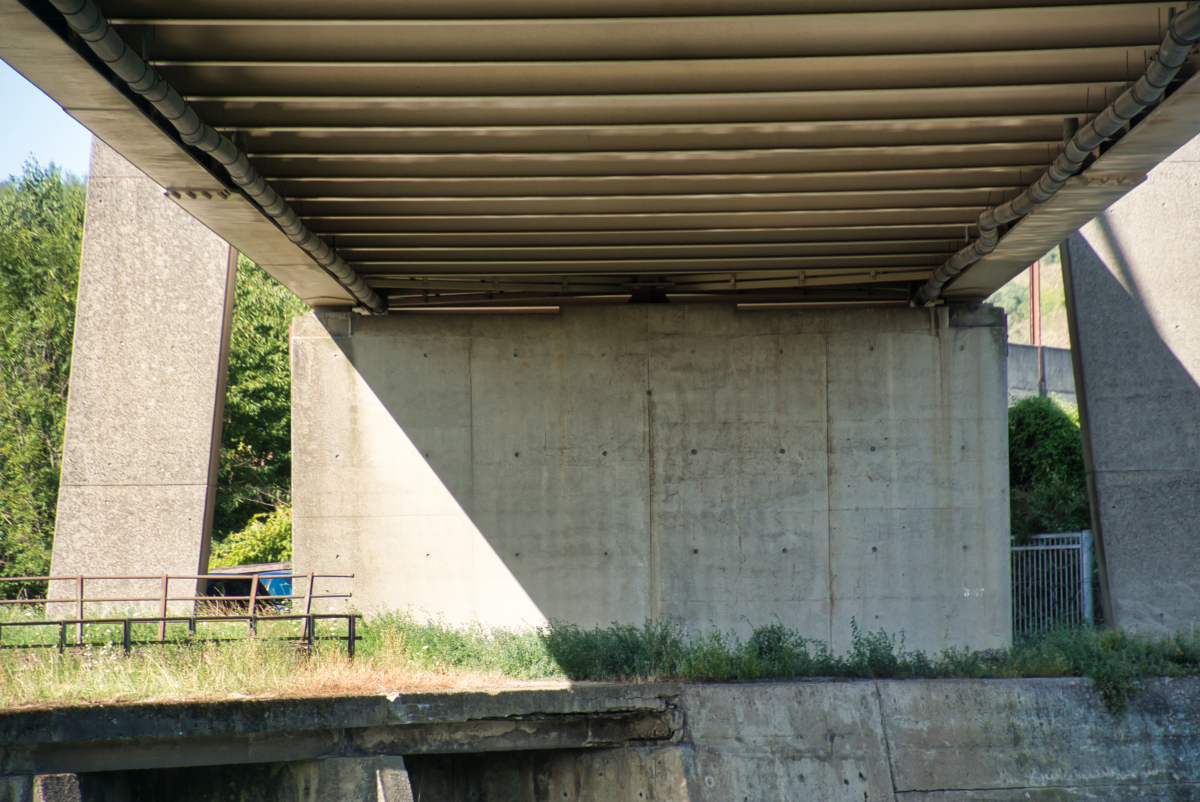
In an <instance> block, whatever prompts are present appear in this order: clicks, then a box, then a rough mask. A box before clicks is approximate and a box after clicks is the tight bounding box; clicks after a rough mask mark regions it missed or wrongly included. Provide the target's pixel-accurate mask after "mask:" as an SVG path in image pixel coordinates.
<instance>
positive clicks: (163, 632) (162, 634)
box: [158, 574, 171, 643]
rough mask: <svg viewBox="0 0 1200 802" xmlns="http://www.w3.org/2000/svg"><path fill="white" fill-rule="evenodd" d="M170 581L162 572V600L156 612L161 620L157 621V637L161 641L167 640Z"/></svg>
mask: <svg viewBox="0 0 1200 802" xmlns="http://www.w3.org/2000/svg"><path fill="white" fill-rule="evenodd" d="M170 583H171V577H169V576H167V575H166V574H163V578H162V601H161V603H160V604H159V606H158V614H159V615H160V616H162V620H161V621H159V622H158V639H159V641H161V642H162V643H166V642H167V586H168V585H170Z"/></svg>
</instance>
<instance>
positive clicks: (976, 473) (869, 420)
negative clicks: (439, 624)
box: [292, 305, 1011, 650]
mask: <svg viewBox="0 0 1200 802" xmlns="http://www.w3.org/2000/svg"><path fill="white" fill-rule="evenodd" d="M1004 348H1005V329H1004V326H1003V317H1002V315H1000V314H998V313H996V312H992V311H989V310H987V309H983V310H976V311H975V312H967V311H966V310H947V309H945V308H943V309H941V310H938V311H936V312H930V311H928V310H924V309H898V310H845V311H809V312H782V313H780V312H770V313H767V312H762V313H753V314H749V313H737V312H735V311H734V309H733V308H732V307H731V306H727V305H692V306H667V305H640V306H622V307H590V308H584V307H576V308H567V309H565V310H564V311H563V313H562V314H560V315H553V316H551V315H513V316H501V315H470V316H467V315H459V316H454V315H437V316H416V315H413V316H394V317H387V318H365V319H364V318H359V317H357V316H353V317H352V316H349V315H338V314H328V313H323V314H321V315H318V316H308V317H305V318H302V319H299V320H297V322H296V324H295V326H294V334H293V342H292V353H293V442H294V449H295V450H294V455H293V465H294V469H293V470H294V474H293V493H294V498H295V507H294V526H295V536H294V538H295V540H294V542H295V562H296V565H297V569H298V570H299V571H301V572H308V571H315V572H329V573H335V572H336V573H341V572H347V573H354V574H355V580H354V583H353V589H354V594H355V598H354V604H355V606H356V607H357V608H358V609H360V610H364V611H367V612H370V611H372V610H375V609H378V608H381V607H386V608H411V609H413V610H415V611H418V612H422V611H423V612H426V613H428V614H431V615H444V616H445V617H446V618H447V619H449V620H450V621H454V622H470V621H481V622H484V623H487V624H495V625H505V626H515V625H522V624H531V623H540V622H542V621H545V620H546V619H560V620H565V621H571V622H575V623H579V624H581V625H608V624H610V623H612V622H614V621H621V622H633V623H640V622H641V621H642V620H644V619H645V618H647V617H658V616H668V617H672V618H676V619H679V620H681V621H683V622H684V623H685V624H686V625H688V626H690V627H696V628H707V627H708V626H710V625H716V626H717V627H720V628H722V629H727V628H735V629H738V630H742V631H745V629H746V628H747V627H748V626H749V625H750V624H754V625H761V624H767V623H774V622H782V623H784V624H786V625H788V626H791V627H794V628H797V629H799V630H800V631H802V632H803V633H804V634H806V635H809V636H814V637H820V638H822V639H827V640H829V641H830V642H832V643H833V645H834V646H835V648H838V649H839V650H840V649H843V648H845V647H846V646H848V641H849V633H850V627H849V624H850V620H851V618H852V617H853V618H855V619H856V620H857V621H858V623H859V625H860V627H862V628H864V629H871V630H874V629H877V628H879V627H883V628H885V629H887V630H888V631H889V632H896V633H898V632H900V631H901V630H903V631H904V633H905V635H906V643H907V645H908V646H909V647H910V648H922V649H931V650H936V649H940V648H942V647H943V646H946V645H958V646H962V645H969V646H971V647H973V648H986V647H991V646H999V645H1003V644H1006V643H1007V642H1008V641H1009V639H1010V633H1011V630H1010V627H1011V624H1010V620H1009V619H1010V613H1009V562H1008V498H1007V459H1006V453H1007V449H1006V407H1007V385H1006V382H1005V350H1004ZM344 587H345V585H339V584H338V583H336V582H332V583H330V584H329V585H328V588H327V589H328V590H331V591H336V590H339V589H342V588H344Z"/></svg>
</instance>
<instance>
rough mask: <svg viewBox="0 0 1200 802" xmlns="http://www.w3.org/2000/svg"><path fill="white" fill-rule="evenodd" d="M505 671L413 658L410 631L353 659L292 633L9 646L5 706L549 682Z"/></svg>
mask: <svg viewBox="0 0 1200 802" xmlns="http://www.w3.org/2000/svg"><path fill="white" fill-rule="evenodd" d="M544 684H546V683H544V682H532V681H528V680H519V679H514V678H512V677H508V676H504V675H503V674H501V673H500V672H499V671H489V672H484V671H472V670H456V669H454V668H451V667H445V666H441V667H429V666H427V665H425V664H422V663H418V662H416V661H414V660H413V659H412V658H411V657H410V652H409V651H408V650H407V649H406V648H405V644H404V641H403V638H402V636H401V635H399V634H397V633H384V634H383V637H382V640H381V643H379V644H377V646H376V648H375V649H373V650H372V651H371V652H370V653H369V654H365V655H361V656H359V657H358V659H356V660H353V661H352V660H349V659H348V658H347V657H346V655H345V651H344V647H342V646H341V645H340V644H338V643H337V642H327V643H322V644H319V645H318V646H316V647H315V648H314V649H313V651H312V653H308V652H306V651H304V650H302V649H297V648H296V646H295V645H294V644H292V643H289V642H281V641H272V640H268V639H263V638H259V639H247V640H243V641H237V642H234V643H225V644H215V643H196V644H189V645H167V646H153V647H145V648H139V649H135V650H134V651H133V653H132V654H130V655H128V656H126V655H124V654H122V653H121V651H120V648H119V647H118V648H113V647H111V646H107V645H106V646H101V647H98V648H88V649H74V650H68V652H67V653H66V654H64V655H59V654H58V653H57V652H55V651H53V650H39V651H20V650H13V651H6V652H3V653H0V706H3V707H7V708H28V707H47V706H59V705H74V704H88V703H92V704H95V703H117V702H131V701H139V702H168V701H182V700H195V701H215V700H220V699H244V698H279V697H305V696H342V695H355V694H369V693H387V692H393V691H398V692H415V691H435V690H464V689H481V688H497V687H523V686H530V685H544Z"/></svg>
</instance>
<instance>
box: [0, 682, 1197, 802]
mask: <svg viewBox="0 0 1200 802" xmlns="http://www.w3.org/2000/svg"><path fill="white" fill-rule="evenodd" d="M639 715H640V716H644V717H647V718H643V719H639V718H638V716H639ZM622 716H624V717H625V718H624V722H625V723H621V720H622V719H621V717H622ZM650 718H657V719H658V721H659V722H660V724H661V725H663V726H660V727H656V728H655V732H654V734H653V735H650V737H647V736H648V734H649V733H648V732H647V731H646V729H645V728H644V727H643V726H642V724H641V723H637V722H638V721H641V722H643V723H644V722H645V721H646V720H649V719H650ZM331 727H332V729H331ZM601 732H603V735H602V736H600V737H597V734H599V733H601ZM81 737H82V738H84V740H78V739H80V738H81ZM0 741H2V742H4V743H5V744H6V749H5V750H4V752H2V753H0V800H4V802H9V800H12V802H32V800H34V799H37V798H39V797H37V796H36V794H35V792H36V791H39V790H43V791H44V790H51V791H53V790H56V789H57V791H59V792H61V793H62V794H63V795H62V796H58V797H51V796H47V795H46V794H45V793H43V794H42V796H41V797H40V798H41V799H43V800H45V802H51V801H52V802H60V801H61V802H141V801H142V800H159V799H169V800H172V802H211V801H212V800H216V799H221V800H226V799H236V800H243V802H324V801H325V800H334V799H336V800H353V801H354V802H384V801H385V800H386V801H387V802H392V801H394V800H403V802H409V800H418V801H419V802H557V801H558V800H567V802H585V801H588V802H731V800H733V801H734V802H738V801H740V802H767V801H773V800H779V801H780V802H783V801H784V800H786V802H792V800H821V802H864V800H865V802H983V801H984V800H987V801H988V802H1018V800H1036V801H1037V802H1051V800H1053V802H1085V800H1086V801H1087V802H1099V801H1102V802H1127V801H1128V800H1144V801H1145V802H1150V801H1151V800H1154V801H1155V802H1158V801H1159V800H1161V801H1162V802H1167V801H1168V800H1169V801H1170V802H1182V801H1183V800H1189V801H1190V800H1198V799H1200V680H1198V679H1197V678H1196V677H1183V678H1176V679H1165V678H1155V679H1149V680H1147V681H1146V682H1145V683H1144V685H1143V687H1142V688H1141V689H1140V690H1139V691H1138V693H1137V694H1135V695H1134V696H1133V698H1132V699H1131V700H1130V703H1129V706H1128V708H1127V709H1126V710H1125V711H1124V712H1122V713H1119V714H1114V713H1110V712H1108V711H1106V710H1105V708H1104V706H1103V705H1102V703H1101V701H1100V698H1099V696H1098V694H1097V693H1096V692H1095V690H1094V689H1093V688H1092V686H1091V682H1090V681H1089V680H1085V679H1069V678H1068V679H1017V680H879V681H869V680H868V681H839V682H828V681H826V682H822V681H808V682H771V683H739V684H724V685H721V684H716V685H671V684H663V685H637V684H620V685H603V684H596V683H584V684H579V685H574V686H569V687H559V688H555V689H549V688H539V689H532V688H530V689H505V690H494V691H492V692H467V693H462V692H449V693H413V694H400V693H392V694H387V695H386V696H384V695H369V696H359V697H343V698H329V697H326V698H321V699H270V700H264V699H259V700H244V701H241V702H228V701H226V702H208V703H204V702H200V703H149V704H143V705H137V704H134V705H110V706H106V707H104V708H99V707H90V708H76V709H73V710H72V709H59V710H57V711H56V710H37V709H26V710H17V711H8V712H6V713H5V714H4V715H3V716H0ZM68 771H74V772H76V773H77V774H78V780H77V781H74V782H72V780H74V778H73V777H70V776H63V775H62V772H68ZM51 772H54V773H56V774H57V775H58V776H57V777H46V776H45V775H46V774H50V773H51ZM5 775H8V776H5ZM36 775H42V776H40V777H39V776H36Z"/></svg>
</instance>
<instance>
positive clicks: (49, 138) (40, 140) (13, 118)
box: [0, 61, 92, 181]
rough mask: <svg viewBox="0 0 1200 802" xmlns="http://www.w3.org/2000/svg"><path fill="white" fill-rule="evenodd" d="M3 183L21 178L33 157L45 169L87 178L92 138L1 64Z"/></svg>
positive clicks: (0, 170) (0, 162)
mask: <svg viewBox="0 0 1200 802" xmlns="http://www.w3.org/2000/svg"><path fill="white" fill-rule="evenodd" d="M0 109H4V110H5V114H4V115H3V116H0V181H4V180H6V179H7V178H8V177H9V176H10V175H15V174H19V173H20V172H21V165H22V164H24V163H25V160H26V159H28V158H29V156H30V155H31V154H32V155H33V156H34V157H36V158H37V160H38V161H39V162H41V163H42V164H43V165H45V164H49V163H50V162H54V163H55V164H57V165H58V166H60V167H62V168H63V170H65V171H67V172H70V173H75V174H76V175H80V176H82V175H86V174H87V171H88V157H89V154H90V151H91V146H92V134H91V132H90V131H88V130H87V129H86V128H84V127H83V126H82V125H80V124H79V123H77V122H75V120H73V119H72V118H71V117H70V116H69V115H68V114H67V113H66V112H65V111H63V110H62V108H61V107H60V106H59V105H58V104H57V103H55V102H54V101H53V100H51V99H50V98H48V97H46V95H45V94H43V93H42V90H40V89H38V88H37V87H36V86H34V85H33V84H31V83H29V81H26V80H25V79H24V78H23V77H22V76H21V74H20V73H19V72H17V71H16V70H14V69H13V68H12V67H10V66H8V65H7V64H5V63H4V62H3V61H0Z"/></svg>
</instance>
